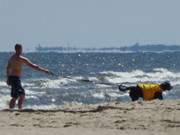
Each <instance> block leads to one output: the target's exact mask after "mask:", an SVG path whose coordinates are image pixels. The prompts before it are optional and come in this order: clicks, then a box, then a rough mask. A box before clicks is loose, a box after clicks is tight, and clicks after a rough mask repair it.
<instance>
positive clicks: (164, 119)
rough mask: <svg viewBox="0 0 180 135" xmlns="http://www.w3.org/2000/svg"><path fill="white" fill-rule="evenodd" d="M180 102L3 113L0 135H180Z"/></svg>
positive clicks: (0, 114) (72, 106)
mask: <svg viewBox="0 0 180 135" xmlns="http://www.w3.org/2000/svg"><path fill="white" fill-rule="evenodd" d="M179 116H180V100H164V101H158V100H156V101H150V102H135V103H132V102H129V103H121V102H111V103H106V104H101V105H67V106H64V107H62V109H54V110H31V109H25V110H23V111H17V110H16V111H15V110H14V111H9V110H2V111H0V135H12V134H19V135H24V134H29V135H41V134H42V135H49V134H52V135H55V134H58V135H59V134H62V135H66V134H67V135H93V134H97V135H109V134H111V135H115V134H124V135H127V134H128V135H129V134H130V135H131V134H132V135H136V134H137V135H139V134H146V135H153V134H154V135H156V134H158V135H169V134H171V135H179V132H180V117H179Z"/></svg>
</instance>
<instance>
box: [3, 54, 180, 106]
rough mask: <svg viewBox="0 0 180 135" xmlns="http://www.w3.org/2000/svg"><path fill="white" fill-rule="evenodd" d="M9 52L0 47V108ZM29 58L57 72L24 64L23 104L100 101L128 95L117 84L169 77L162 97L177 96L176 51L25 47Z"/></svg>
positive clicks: (179, 57) (179, 66)
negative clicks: (29, 49)
mask: <svg viewBox="0 0 180 135" xmlns="http://www.w3.org/2000/svg"><path fill="white" fill-rule="evenodd" d="M11 55H12V53H2V52H1V53H0V69H1V70H0V109H4V108H7V107H8V102H9V99H10V88H9V87H8V86H7V85H6V74H5V73H6V70H5V69H6V64H7V60H8V59H9V57H10V56H11ZM23 55H24V56H26V57H28V58H29V59H30V60H31V61H32V62H34V63H37V64H38V65H41V66H43V67H46V68H49V69H50V70H52V71H53V72H54V73H55V74H56V75H55V76H48V75H46V74H43V73H40V72H37V71H34V70H32V69H30V68H29V67H26V66H25V67H24V68H23V75H22V78H21V79H22V85H23V87H24V89H25V91H26V101H25V104H24V106H25V108H35V109H36V108H38V109H52V108H59V107H61V106H63V105H65V104H98V103H104V102H111V101H120V102H127V101H130V98H129V97H128V93H123V92H119V90H118V85H119V84H125V85H136V84H137V83H138V82H153V83H161V82H163V81H170V82H171V84H172V85H173V87H174V88H173V90H172V91H169V92H166V93H164V95H163V96H164V99H165V100H166V99H172V100H174V99H178V98H180V52H159V53H153V52H144V53H142V52H131V53H130V52H129V53H102V52H101V53H55V52H46V53H39V52H34V53H25V54H23Z"/></svg>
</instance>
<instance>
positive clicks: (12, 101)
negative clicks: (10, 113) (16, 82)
mask: <svg viewBox="0 0 180 135" xmlns="http://www.w3.org/2000/svg"><path fill="white" fill-rule="evenodd" d="M16 100H17V98H12V99H11V101H10V103H9V108H10V109H13V108H14V107H15V105H16Z"/></svg>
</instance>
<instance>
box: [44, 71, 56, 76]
mask: <svg viewBox="0 0 180 135" xmlns="http://www.w3.org/2000/svg"><path fill="white" fill-rule="evenodd" d="M45 73H47V74H49V75H54V73H53V72H52V71H49V70H45Z"/></svg>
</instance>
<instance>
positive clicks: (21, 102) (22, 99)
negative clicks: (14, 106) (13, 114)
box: [18, 95, 25, 110]
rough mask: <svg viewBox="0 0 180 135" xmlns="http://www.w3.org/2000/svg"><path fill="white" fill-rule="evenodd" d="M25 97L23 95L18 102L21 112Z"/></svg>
mask: <svg viewBox="0 0 180 135" xmlns="http://www.w3.org/2000/svg"><path fill="white" fill-rule="evenodd" d="M24 99H25V95H21V96H20V97H19V100H18V108H19V110H21V109H22V106H23V103H24Z"/></svg>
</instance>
